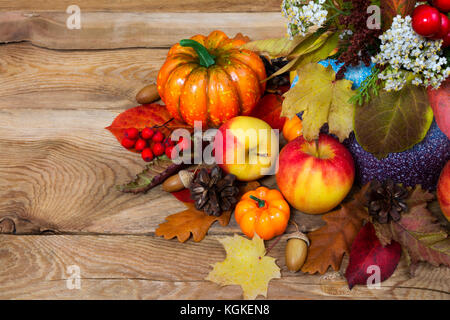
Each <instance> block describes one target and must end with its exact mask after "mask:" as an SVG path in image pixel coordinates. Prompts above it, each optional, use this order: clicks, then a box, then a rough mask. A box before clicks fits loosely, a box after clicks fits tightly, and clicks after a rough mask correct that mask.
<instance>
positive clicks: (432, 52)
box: [372, 15, 450, 91]
mask: <svg viewBox="0 0 450 320" xmlns="http://www.w3.org/2000/svg"><path fill="white" fill-rule="evenodd" d="M380 40H381V46H380V49H381V51H380V53H379V54H377V55H376V56H375V57H374V58H372V60H373V62H374V63H376V64H380V65H386V64H387V67H386V69H385V70H384V71H383V72H381V73H380V74H379V75H378V77H379V78H380V79H382V80H385V81H386V82H385V90H387V91H391V90H396V91H398V90H400V89H402V88H403V86H404V85H405V84H406V82H407V81H408V80H412V83H413V84H415V85H423V86H425V87H428V86H432V87H433V88H438V87H439V86H440V85H441V83H442V82H443V81H444V80H445V79H446V78H447V77H448V76H449V75H450V68H449V67H446V68H445V65H446V64H447V59H446V58H444V57H440V56H439V52H440V50H441V44H442V40H430V39H427V38H424V37H422V36H420V35H418V34H417V33H416V32H415V31H414V30H413V29H412V26H411V17H410V16H406V17H405V18H402V17H401V16H400V15H398V16H396V17H395V18H394V20H393V22H392V26H391V28H390V29H389V30H387V31H386V32H385V33H383V34H382V35H381V36H380Z"/></svg>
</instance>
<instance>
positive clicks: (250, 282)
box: [205, 235, 281, 299]
mask: <svg viewBox="0 0 450 320" xmlns="http://www.w3.org/2000/svg"><path fill="white" fill-rule="evenodd" d="M219 241H220V243H222V245H223V246H224V248H225V251H226V253H227V257H226V259H225V260H224V261H222V262H217V263H216V264H214V266H213V270H212V271H211V272H210V273H209V274H208V276H207V277H206V278H205V280H209V281H212V282H215V283H217V284H219V285H221V286H227V285H240V286H241V287H242V290H243V293H244V299H256V297H257V296H258V295H263V296H264V297H267V290H268V286H269V282H270V280H272V279H278V278H281V273H280V268H279V267H278V266H277V264H276V263H275V260H276V259H275V258H272V257H268V256H265V253H266V249H265V247H264V241H263V240H262V239H261V238H260V237H259V236H258V235H255V236H254V237H253V239H252V240H249V239H247V238H244V237H241V236H238V235H234V237H225V238H222V239H219Z"/></svg>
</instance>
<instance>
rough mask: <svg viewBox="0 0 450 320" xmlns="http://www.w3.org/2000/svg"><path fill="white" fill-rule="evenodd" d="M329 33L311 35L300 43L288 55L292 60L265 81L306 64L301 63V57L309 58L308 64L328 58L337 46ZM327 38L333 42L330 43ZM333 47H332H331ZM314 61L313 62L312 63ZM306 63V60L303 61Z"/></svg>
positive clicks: (302, 59) (333, 36)
mask: <svg viewBox="0 0 450 320" xmlns="http://www.w3.org/2000/svg"><path fill="white" fill-rule="evenodd" d="M330 34H331V32H324V33H322V34H313V35H311V36H310V37H308V38H307V39H306V40H305V41H304V42H302V43H300V44H299V45H298V47H297V48H295V50H294V51H293V52H292V53H291V54H290V57H291V58H292V60H291V61H289V63H288V64H286V65H285V66H284V67H283V68H281V69H280V70H278V71H277V72H275V73H273V74H272V75H271V76H270V77H268V78H267V79H266V80H270V79H272V78H273V77H276V76H278V75H280V74H283V73H285V72H288V71H292V70H295V69H297V68H298V67H299V65H304V64H306V63H302V61H304V58H303V57H309V58H308V59H309V60H311V61H309V62H319V61H320V60H323V59H325V58H327V57H328V55H329V54H330V52H331V51H333V49H334V48H335V47H336V46H337V41H336V42H335V41H334V38H335V35H336V33H335V34H333V35H332V36H331V37H330ZM329 38H332V39H333V40H332V41H330V40H329ZM333 44H335V45H334V47H332V46H333ZM312 60H314V61H312ZM305 61H306V60H305Z"/></svg>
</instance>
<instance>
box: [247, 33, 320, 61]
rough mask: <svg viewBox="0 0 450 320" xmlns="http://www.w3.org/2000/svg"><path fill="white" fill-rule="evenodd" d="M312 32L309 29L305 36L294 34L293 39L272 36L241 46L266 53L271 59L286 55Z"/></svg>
mask: <svg viewBox="0 0 450 320" xmlns="http://www.w3.org/2000/svg"><path fill="white" fill-rule="evenodd" d="M313 34H314V30H313V29H311V30H310V31H309V32H308V33H307V34H306V35H305V36H301V35H298V36H295V37H294V38H293V39H289V38H272V39H264V40H256V41H250V42H248V43H246V44H244V45H243V46H242V47H241V48H242V49H247V50H252V51H255V52H258V53H260V54H268V55H269V56H270V58H271V59H273V58H280V57H287V56H289V55H290V54H291V53H292V52H293V51H294V50H296V49H297V47H298V46H299V45H300V44H301V43H303V42H305V41H306V40H307V39H309V38H310V37H311V36H312V35H313Z"/></svg>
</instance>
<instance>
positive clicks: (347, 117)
mask: <svg viewBox="0 0 450 320" xmlns="http://www.w3.org/2000/svg"><path fill="white" fill-rule="evenodd" d="M298 73H299V80H298V83H297V85H296V86H295V87H293V88H292V89H291V90H289V92H287V93H286V94H285V97H286V98H285V100H284V102H283V111H282V113H281V115H282V116H286V117H288V118H292V117H294V116H295V115H296V114H298V113H300V112H303V116H302V118H303V120H302V124H303V136H304V137H305V138H306V139H307V140H314V139H317V138H318V137H319V133H320V129H321V128H322V126H323V125H324V124H325V123H328V126H329V132H330V133H332V134H335V135H336V136H337V137H338V138H339V139H340V140H341V141H343V140H344V139H345V138H347V137H348V136H349V135H350V132H352V130H353V115H354V106H353V104H351V103H349V102H348V101H349V100H350V98H351V97H352V96H353V95H354V92H353V90H352V82H351V81H349V80H345V79H344V80H338V81H336V73H335V72H334V71H333V69H332V67H331V66H328V67H327V68H325V67H324V66H322V65H320V64H317V63H310V64H307V65H305V66H304V67H302V68H300V69H299V70H298Z"/></svg>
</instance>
